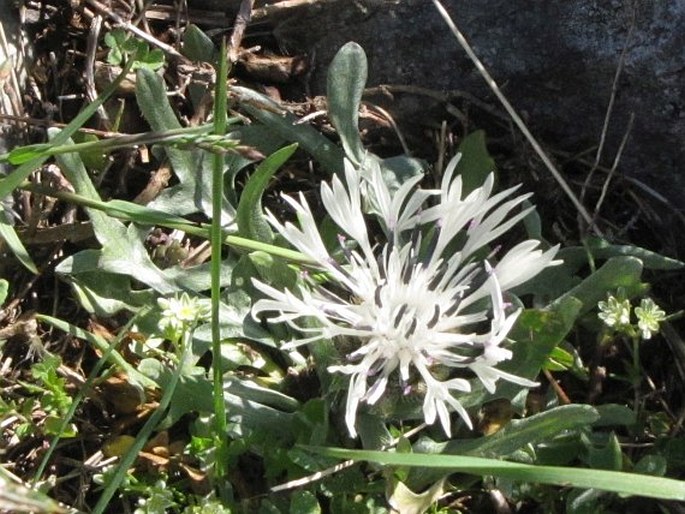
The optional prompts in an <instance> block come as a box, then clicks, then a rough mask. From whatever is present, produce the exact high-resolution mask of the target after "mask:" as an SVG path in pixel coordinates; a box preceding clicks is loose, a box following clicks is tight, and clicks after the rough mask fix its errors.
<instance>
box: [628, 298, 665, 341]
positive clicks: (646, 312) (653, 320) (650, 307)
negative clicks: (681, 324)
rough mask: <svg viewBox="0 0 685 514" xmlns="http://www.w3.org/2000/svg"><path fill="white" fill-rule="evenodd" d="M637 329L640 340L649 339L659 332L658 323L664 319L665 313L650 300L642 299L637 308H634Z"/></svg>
mask: <svg viewBox="0 0 685 514" xmlns="http://www.w3.org/2000/svg"><path fill="white" fill-rule="evenodd" d="M635 316H637V327H638V328H639V329H640V332H641V334H642V339H651V338H652V334H656V333H657V332H659V323H661V322H662V321H663V320H665V319H666V313H665V312H664V311H663V310H661V308H659V306H658V305H657V304H656V303H654V300H652V299H651V298H643V299H642V301H641V302H640V306H639V307H635Z"/></svg>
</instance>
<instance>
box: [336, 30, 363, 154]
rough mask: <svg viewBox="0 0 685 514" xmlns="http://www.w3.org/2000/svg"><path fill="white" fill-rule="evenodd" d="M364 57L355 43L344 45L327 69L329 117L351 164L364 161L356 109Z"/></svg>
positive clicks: (359, 97) (360, 91)
mask: <svg viewBox="0 0 685 514" xmlns="http://www.w3.org/2000/svg"><path fill="white" fill-rule="evenodd" d="M367 74H368V71H367V62H366V54H365V53H364V50H363V49H362V47H361V46H359V45H358V44H357V43H353V42H350V43H347V44H346V45H344V46H343V47H342V48H341V49H340V50H338V53H337V54H336V55H335V57H334V58H333V61H332V62H331V65H330V67H329V68H328V87H327V93H328V115H329V117H330V119H331V122H332V123H333V125H334V126H335V128H336V130H337V131H338V134H339V135H340V140H341V142H342V145H343V148H344V150H345V155H347V158H348V159H350V161H352V162H353V163H354V164H360V163H361V162H362V160H363V158H364V147H363V145H362V140H361V138H360V137H359V106H360V104H361V99H362V94H363V92H364V86H365V85H366V78H367Z"/></svg>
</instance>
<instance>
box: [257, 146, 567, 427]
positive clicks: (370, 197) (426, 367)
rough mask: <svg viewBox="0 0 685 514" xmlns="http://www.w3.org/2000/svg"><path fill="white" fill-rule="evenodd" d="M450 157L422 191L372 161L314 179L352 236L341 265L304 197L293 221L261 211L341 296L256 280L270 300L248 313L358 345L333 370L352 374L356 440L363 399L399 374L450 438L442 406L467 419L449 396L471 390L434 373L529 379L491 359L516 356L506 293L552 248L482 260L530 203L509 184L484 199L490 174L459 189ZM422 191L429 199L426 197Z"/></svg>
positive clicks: (545, 261) (486, 381)
mask: <svg viewBox="0 0 685 514" xmlns="http://www.w3.org/2000/svg"><path fill="white" fill-rule="evenodd" d="M456 163H457V159H453V160H452V162H450V164H449V166H448V168H447V170H446V172H445V176H444V178H443V180H442V184H441V188H440V189H439V190H424V189H420V188H418V182H419V180H420V179H419V178H415V179H411V180H409V181H407V182H405V183H404V184H402V185H401V186H400V187H399V188H398V189H397V190H395V191H391V190H389V188H388V186H387V185H386V183H385V181H384V180H383V177H382V175H381V171H380V169H379V167H378V165H377V164H375V163H364V164H363V165H362V169H355V168H354V167H353V165H352V164H350V163H349V162H345V174H344V179H345V183H343V181H342V180H341V179H340V177H338V176H334V177H333V179H332V180H331V183H330V184H327V183H324V184H322V186H321V199H322V202H323V205H324V207H325V208H326V211H327V212H328V214H329V216H330V217H331V218H332V219H333V221H334V222H335V223H336V224H337V225H338V226H339V227H340V229H342V231H343V232H344V233H345V235H346V236H347V237H348V238H349V239H350V240H351V241H350V242H353V243H354V249H352V250H350V249H349V245H347V244H345V245H341V249H342V253H343V255H344V262H338V261H336V260H335V259H334V258H333V256H332V255H331V254H330V253H329V251H328V250H326V247H325V245H324V243H323V241H322V239H321V235H320V234H319V232H318V230H317V229H316V222H315V218H314V215H313V214H312V212H311V210H310V208H309V206H308V205H307V203H306V201H305V200H304V198H303V197H302V196H301V197H300V200H299V202H298V201H296V200H294V199H292V198H289V197H286V200H287V201H288V202H289V203H290V204H291V205H292V206H293V207H294V209H295V211H296V213H297V216H298V220H299V224H300V227H299V228H298V227H296V226H295V225H293V224H291V223H286V224H285V225H282V224H281V223H280V222H279V221H278V220H276V219H275V217H274V216H272V215H269V219H270V221H271V223H272V224H273V225H274V227H275V228H276V229H277V230H278V231H279V232H280V233H281V235H282V236H284V237H285V238H286V239H287V240H288V241H289V242H290V243H291V244H292V245H293V246H295V247H296V248H297V249H298V250H299V251H301V252H302V253H304V254H306V255H307V256H309V257H311V258H312V259H313V260H315V261H316V263H317V264H318V265H319V266H320V267H321V268H322V269H323V270H325V272H326V273H327V275H328V277H329V279H330V281H331V282H332V283H335V284H336V286H337V287H336V291H344V293H337V294H336V293H333V292H332V291H331V290H329V289H326V288H325V285H320V284H315V283H313V282H312V283H309V284H307V285H306V286H301V287H300V288H299V291H297V292H292V291H287V290H286V291H279V290H277V289H274V288H273V287H270V286H268V285H266V284H264V283H261V282H259V281H257V280H255V281H254V284H255V286H256V287H257V288H258V289H260V290H261V291H262V292H263V293H264V294H265V295H266V296H267V297H268V298H265V299H262V300H259V301H257V302H256V303H255V305H254V307H253V315H254V316H259V315H260V314H261V313H263V312H276V313H277V316H276V317H275V318H273V319H272V321H283V322H287V323H288V324H289V325H290V326H292V327H293V328H295V329H297V330H298V331H299V333H300V334H302V337H301V338H300V339H297V340H295V341H292V342H290V343H288V344H287V345H286V346H287V347H293V346H297V345H300V344H305V343H310V342H313V341H317V340H321V339H324V338H325V339H329V338H335V337H337V336H344V337H346V338H352V339H353V340H354V341H357V342H358V347H357V350H356V351H354V352H352V353H351V354H349V355H347V356H346V357H345V359H346V362H344V363H341V364H340V365H336V366H331V367H329V371H331V372H335V373H343V374H346V375H350V385H349V390H348V394H347V403H346V411H345V420H346V424H347V427H348V429H349V432H350V435H351V436H352V437H355V436H356V428H355V423H356V415H357V409H358V407H359V404H360V403H362V402H364V403H367V404H369V405H372V404H374V403H376V402H377V401H378V400H379V399H380V398H381V397H382V396H383V394H384V392H385V391H386V388H387V385H388V382H389V381H390V380H398V381H399V383H400V385H401V386H403V388H404V389H407V387H406V386H408V385H410V384H411V383H413V382H415V381H417V380H419V381H421V382H423V383H424V384H425V391H426V393H425V397H424V401H423V414H424V418H425V420H426V422H427V423H429V424H432V423H434V422H435V421H436V419H439V421H440V423H441V425H442V427H443V429H444V431H445V433H446V434H447V435H448V436H449V435H450V434H451V422H450V410H454V411H456V412H457V413H458V414H459V415H460V416H461V418H462V419H463V420H464V421H465V422H466V423H467V424H468V426H469V427H471V426H472V425H471V421H470V419H469V416H468V414H467V413H466V411H465V409H464V408H463V406H462V405H461V404H460V403H459V401H458V399H457V395H458V394H459V393H461V392H468V391H470V389H471V388H470V383H469V382H468V381H467V380H466V379H464V378H449V377H448V378H447V379H446V380H443V379H441V378H439V377H444V376H445V375H444V372H445V370H446V369H447V370H470V371H471V372H472V373H473V374H474V375H475V376H476V377H478V379H480V381H481V382H482V383H483V385H484V387H485V388H486V389H487V390H488V391H490V392H494V390H495V384H496V382H497V380H499V379H500V378H501V379H504V380H507V381H510V382H514V383H517V384H520V385H522V386H526V387H532V386H535V385H536V384H535V383H534V382H531V381H530V380H527V379H525V378H521V377H517V376H515V375H511V374H509V373H505V372H504V371H500V370H498V369H497V367H496V366H497V364H499V363H500V362H502V361H505V360H508V359H510V358H511V356H512V355H511V351H510V350H507V349H506V348H503V347H502V344H503V343H504V341H505V339H506V336H507V334H508V332H509V330H510V329H511V328H512V326H513V324H514V322H515V321H516V319H517V317H518V315H519V313H520V310H513V311H512V310H511V309H509V308H508V306H507V304H506V303H505V301H504V296H503V292H504V291H506V290H508V289H510V288H513V287H515V286H517V285H519V284H521V283H523V282H525V281H526V280H528V279H529V278H531V277H533V276H534V275H536V274H537V273H538V272H540V271H541V270H542V269H543V268H545V267H546V266H549V265H552V264H557V263H558V261H554V260H553V259H554V256H555V254H556V252H557V248H556V247H555V248H552V249H550V250H547V251H542V250H540V249H538V243H537V241H532V240H530V241H524V242H522V243H520V244H518V245H517V246H515V247H514V248H513V249H511V250H510V251H509V252H507V253H505V254H504V255H503V256H502V257H501V258H500V259H499V261H498V262H497V263H496V264H494V266H491V265H490V264H489V262H488V260H486V259H484V258H483V257H480V256H479V255H480V253H482V250H483V248H484V247H485V245H488V244H489V243H491V242H492V241H493V240H495V239H496V238H497V237H499V236H500V235H501V234H502V233H504V232H505V231H507V230H508V229H509V228H510V227H511V226H512V225H514V224H515V223H517V222H518V221H520V220H521V219H522V218H523V217H524V216H525V215H526V214H527V213H528V212H529V209H523V210H522V211H520V212H516V213H514V209H515V208H516V207H517V206H519V205H520V204H521V203H522V202H523V200H525V199H526V198H527V195H524V196H518V197H514V198H511V199H508V198H510V197H511V196H512V193H513V191H514V190H515V188H512V189H508V190H506V191H503V192H501V193H498V194H495V195H492V196H491V193H492V188H493V183H494V180H493V176H492V175H490V176H489V177H488V178H487V180H486V181H485V183H484V184H483V186H481V187H479V188H477V189H475V190H474V191H472V192H470V193H469V194H468V195H464V194H462V181H461V177H456V178H454V177H453V175H454V170H455V168H456ZM506 199H508V200H506ZM429 200H437V201H434V202H432V204H431V205H428V204H429ZM505 200H506V201H505ZM365 205H366V206H369V208H370V210H371V212H372V213H373V214H374V215H375V216H376V218H377V220H378V221H379V225H380V226H381V228H382V229H383V230H384V232H385V234H384V236H385V237H384V238H383V237H380V240H381V241H380V242H378V241H379V238H376V237H374V238H373V239H372V238H371V237H370V235H369V230H368V228H367V224H366V216H365V214H364V212H363V210H362V209H363V206H365ZM372 241H373V242H372ZM489 259H492V260H493V261H494V258H492V257H489ZM305 318H307V321H306V322H305ZM312 319H315V320H317V321H318V326H316V327H315V325H317V324H312V323H311V320H312ZM313 327H314V328H313ZM437 370H440V371H439V372H436V371H437Z"/></svg>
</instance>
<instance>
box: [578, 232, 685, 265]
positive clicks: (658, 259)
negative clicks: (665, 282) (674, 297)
mask: <svg viewBox="0 0 685 514" xmlns="http://www.w3.org/2000/svg"><path fill="white" fill-rule="evenodd" d="M586 244H587V246H588V248H589V249H590V251H591V252H592V255H593V256H594V257H595V258H597V259H607V258H610V257H617V256H621V255H623V256H632V257H637V258H638V259H640V260H641V261H642V264H644V266H645V268H647V269H656V270H679V269H682V268H683V267H685V262H682V261H679V260H676V259H671V258H669V257H665V256H663V255H661V254H658V253H656V252H652V251H650V250H646V249H644V248H640V247H639V246H633V245H613V244H610V243H609V242H607V241H605V240H604V239H601V238H599V237H588V239H587V241H586Z"/></svg>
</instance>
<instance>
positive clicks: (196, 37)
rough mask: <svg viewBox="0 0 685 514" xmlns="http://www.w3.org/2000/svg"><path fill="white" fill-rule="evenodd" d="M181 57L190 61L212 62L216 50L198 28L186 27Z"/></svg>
mask: <svg viewBox="0 0 685 514" xmlns="http://www.w3.org/2000/svg"><path fill="white" fill-rule="evenodd" d="M183 55H185V56H186V57H187V58H188V59H190V60H191V61H196V62H210V63H211V62H214V59H215V55H216V50H215V49H214V43H212V40H211V39H210V38H209V36H207V34H205V33H204V32H202V30H200V29H199V28H198V26H197V25H193V24H191V25H188V26H187V27H186V30H185V32H184V33H183Z"/></svg>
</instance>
